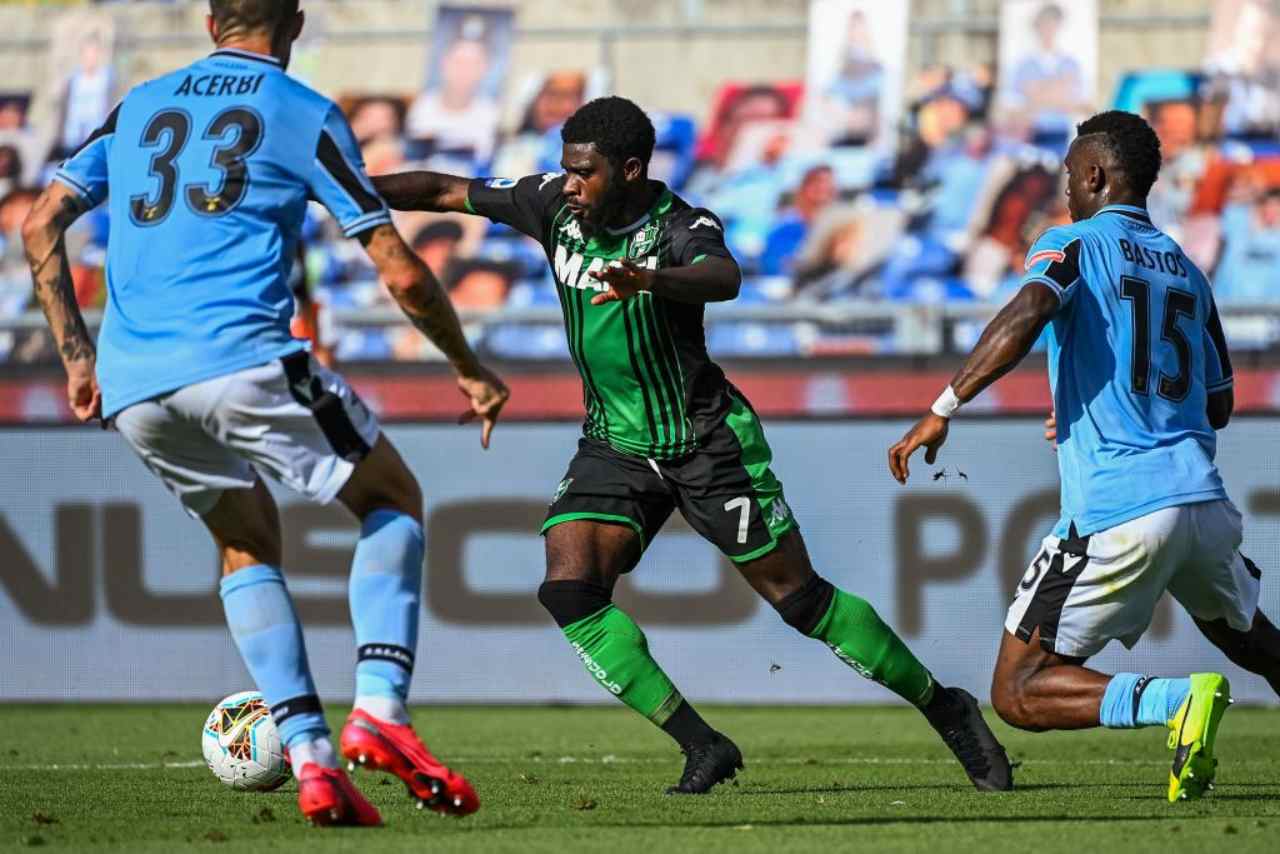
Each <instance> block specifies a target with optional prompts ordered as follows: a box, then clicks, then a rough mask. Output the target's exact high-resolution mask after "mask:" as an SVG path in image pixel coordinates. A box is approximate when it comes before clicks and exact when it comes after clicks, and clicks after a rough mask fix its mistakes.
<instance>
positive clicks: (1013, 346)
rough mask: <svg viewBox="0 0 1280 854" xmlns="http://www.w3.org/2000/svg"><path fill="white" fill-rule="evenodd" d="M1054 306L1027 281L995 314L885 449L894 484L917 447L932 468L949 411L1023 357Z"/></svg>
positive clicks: (1047, 292) (902, 478)
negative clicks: (935, 394) (930, 402)
mask: <svg viewBox="0 0 1280 854" xmlns="http://www.w3.org/2000/svg"><path fill="white" fill-rule="evenodd" d="M1060 305H1061V303H1060V302H1059V299H1058V295H1057V294H1056V293H1054V292H1053V290H1051V289H1050V288H1049V287H1048V286H1047V285H1044V284H1041V283H1039V282H1034V281H1033V282H1030V283H1028V284H1026V285H1024V286H1023V287H1022V290H1020V291H1018V294H1017V296H1015V297H1014V298H1013V299H1012V300H1010V301H1009V304H1008V305H1006V306H1005V307H1004V308H1003V309H1001V310H1000V313H999V314H997V315H996V316H995V318H994V319H993V320H992V321H991V323H989V324H987V328H986V329H985V330H983V333H982V337H981V338H980V339H979V340H978V344H977V346H976V347H974V348H973V352H972V353H970V354H969V358H968V359H966V360H965V363H964V365H963V367H961V368H960V370H959V371H957V372H956V375H955V378H954V379H952V381H951V385H950V386H949V387H948V388H947V391H946V392H944V393H943V396H942V397H941V398H939V400H938V402H937V403H935V404H934V407H933V410H932V411H931V412H930V413H929V414H928V415H926V416H924V418H921V419H920V421H919V422H918V423H917V424H916V425H915V426H914V427H912V428H911V430H910V431H909V432H908V433H907V435H906V436H904V437H903V438H902V440H901V441H899V442H898V443H897V444H896V445H894V446H893V447H892V448H890V449H889V471H890V473H891V474H892V475H893V477H894V479H895V480H897V481H898V482H899V483H906V482H907V478H908V477H909V476H910V471H909V469H908V467H907V461H908V460H909V459H910V458H911V455H912V454H914V453H915V452H916V450H917V449H919V448H920V447H922V446H923V447H924V448H925V449H926V453H925V458H924V459H925V462H927V463H930V464H932V463H933V461H934V460H936V459H937V458H938V450H939V449H940V448H941V447H942V445H943V443H945V442H946V440H947V428H948V425H949V424H950V420H951V413H952V412H954V411H955V409H956V408H957V407H959V405H960V404H961V403H966V402H968V401H970V400H973V398H975V397H977V396H978V394H979V393H981V392H982V390H983V389H985V388H986V387H987V386H989V385H991V384H992V383H994V382H995V381H996V380H998V379H1000V378H1001V377H1002V376H1004V375H1005V374H1007V373H1009V371H1011V370H1013V368H1014V367H1016V366H1017V364H1018V363H1019V362H1021V361H1022V360H1023V359H1024V358H1026V355H1027V353H1029V352H1031V347H1032V346H1033V345H1034V344H1035V343H1036V339H1037V338H1039V337H1040V333H1041V332H1042V331H1043V330H1044V327H1045V324H1047V323H1048V322H1049V320H1050V319H1051V318H1052V317H1053V316H1054V314H1056V313H1057V311H1058V308H1059V306H1060Z"/></svg>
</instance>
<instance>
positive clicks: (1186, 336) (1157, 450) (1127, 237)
mask: <svg viewBox="0 0 1280 854" xmlns="http://www.w3.org/2000/svg"><path fill="white" fill-rule="evenodd" d="M1026 271H1027V272H1026V275H1025V277H1024V278H1023V283H1024V284H1027V283H1031V282H1038V283H1040V284H1043V285H1046V286H1048V287H1049V288H1050V289H1052V290H1053V291H1054V292H1055V293H1056V294H1057V295H1058V298H1059V300H1060V301H1061V304H1062V305H1061V308H1060V309H1059V310H1058V313H1057V314H1056V315H1055V316H1054V318H1053V320H1052V322H1051V323H1050V325H1049V327H1048V345H1049V382H1050V384H1051V386H1052V388H1053V402H1054V409H1055V411H1056V412H1057V418H1058V471H1059V475H1060V478H1061V481H1062V502H1061V503H1062V516H1061V518H1060V519H1059V521H1058V526H1057V528H1055V529H1054V535H1055V536H1057V537H1066V536H1067V535H1068V533H1069V531H1070V529H1071V526H1072V525H1073V524H1074V525H1075V528H1076V533H1077V534H1079V535H1080V536H1087V535H1089V534H1091V533H1094V532H1095V531H1101V530H1105V529H1107V528H1112V527H1115V526H1116V525H1120V524H1122V523H1124V522H1127V521H1129V520H1131V519H1136V518H1137V517H1139V516H1144V515H1146V514H1148V513H1152V512H1154V511H1156V510H1159V509H1161V508H1164V507H1172V506H1175V505H1183V504H1195V503H1198V502H1201V501H1212V500H1216V499H1220V498H1226V497H1227V495H1226V490H1225V489H1224V488H1223V485H1222V478H1221V476H1220V475H1219V474H1218V469H1217V466H1215V465H1214V461H1213V460H1214V455H1215V453H1216V448H1217V440H1216V435H1215V433H1214V430H1213V428H1212V427H1211V426H1210V425H1209V418H1208V415H1207V412H1206V405H1207V401H1208V395H1209V394H1210V393H1212V392H1215V391H1221V390H1223V389H1227V388H1230V387H1231V385H1232V375H1231V361H1230V357H1229V356H1228V353H1227V344H1226V339H1225V337H1224V336H1223V333H1222V324H1221V322H1220V321H1219V319H1218V310H1217V307H1216V306H1215V305H1214V300H1213V292H1212V291H1211V290H1210V287H1209V283H1208V281H1207V280H1206V279H1205V277H1204V274H1203V273H1201V272H1200V271H1199V270H1198V269H1197V268H1196V267H1195V265H1194V264H1192V263H1191V261H1190V260H1188V259H1187V257H1186V255H1185V254H1183V252H1182V249H1181V247H1179V246H1178V244H1177V243H1175V242H1174V241H1173V239H1172V238H1170V237H1169V236H1168V235H1166V234H1164V233H1163V232H1162V231H1160V230H1159V229H1157V228H1156V227H1155V226H1153V225H1152V224H1151V220H1150V218H1149V217H1148V216H1147V212H1146V211H1145V210H1143V209H1141V208H1137V207H1130V206H1128V205H1110V206H1108V207H1105V208H1103V209H1102V210H1101V211H1099V212H1098V213H1097V214H1095V215H1094V216H1092V217H1090V218H1089V219H1087V220H1082V221H1080V222H1077V223H1073V224H1072V225H1067V226H1060V227H1057V228H1052V229H1049V230H1048V231H1046V232H1045V233H1044V234H1043V235H1041V237H1040V238H1039V239H1038V240H1037V241H1036V243H1035V245H1034V246H1032V247H1031V249H1030V251H1029V252H1028V253H1027V260H1026Z"/></svg>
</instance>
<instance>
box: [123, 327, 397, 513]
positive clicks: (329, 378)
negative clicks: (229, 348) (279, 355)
mask: <svg viewBox="0 0 1280 854" xmlns="http://www.w3.org/2000/svg"><path fill="white" fill-rule="evenodd" d="M114 421H115V427H116V429H117V430H119V431H120V434H121V435H122V436H124V438H125V440H126V441H127V442H128V443H129V444H130V445H131V446H132V447H133V449H134V451H136V452H137V453H138V456H140V457H142V461H143V462H144V463H146V464H147V467H148V468H150V469H151V470H152V471H153V472H155V474H156V475H158V476H159V477H160V479H161V480H163V481H164V483H165V486H167V487H169V489H170V490H171V491H172V492H173V493H174V494H175V495H177V496H178V498H179V499H180V500H181V501H182V504H183V506H184V507H185V508H186V509H187V512H188V513H190V514H191V515H192V516H195V517H200V516H203V515H204V514H206V513H208V512H209V511H210V510H212V509H213V507H214V505H215V504H217V503H218V498H219V497H220V496H221V495H222V492H223V490H227V489H244V488H248V487H251V486H253V484H254V481H255V480H256V474H255V471H256V472H262V473H263V474H266V475H268V476H270V477H272V478H274V479H275V480H277V481H279V482H281V483H283V484H284V485H286V486H288V487H289V488H291V489H293V490H294V491H295V492H298V493H301V494H302V495H304V496H306V497H307V498H309V499H311V500H313V501H316V502H319V503H321V504H327V503H328V502H330V501H332V500H333V499H334V497H335V496H336V495H337V494H338V491H339V490H341V489H342V487H343V485H344V484H345V483H346V482H347V479H348V478H349V477H350V476H351V472H352V471H354V470H355V466H356V463H358V462H359V461H360V460H362V459H364V457H365V456H366V455H367V454H368V453H369V451H370V449H371V448H372V447H373V445H374V443H375V442H377V440H378V434H379V427H378V420H377V418H376V417H375V416H374V415H373V413H372V412H370V411H369V409H368V407H366V406H365V405H364V402H363V401H361V400H360V398H359V397H358V396H357V395H356V393H355V392H354V391H352V389H351V387H350V386H349V385H347V383H346V380H344V379H343V378H342V377H340V376H339V375H338V374H336V373H334V372H333V371H330V370H327V369H326V368H324V367H322V366H321V365H320V364H318V363H317V362H316V361H315V360H314V359H312V358H311V354H309V353H305V352H299V353H293V354H291V355H289V356H286V357H284V358H283V359H277V360H275V361H272V362H268V363H266V364H264V365H259V366H257V367H254V368H249V369H247V370H243V371H237V372H235V373H231V374H227V375H225V376H221V377H215V378H214V379H211V380H206V381H204V382H200V383H195V384H193V385H189V386H186V387H184V388H180V389H178V390H177V391H173V392H170V393H168V394H164V395H161V396H159V397H156V398H153V399H151V400H148V401H144V402H142V403H137V404H134V405H133V406H130V407H128V408H126V409H125V410H123V411H122V412H120V413H118V414H117V415H116V416H115V419H114Z"/></svg>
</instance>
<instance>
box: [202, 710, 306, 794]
mask: <svg viewBox="0 0 1280 854" xmlns="http://www.w3.org/2000/svg"><path fill="white" fill-rule="evenodd" d="M200 743H201V746H202V747H203V748H204V761H205V762H207V763H208V764H209V770H210V771H212V772H213V776H215V777H217V778H218V779H219V780H221V781H222V782H223V783H225V784H227V785H228V786H230V787H231V788H233V789H237V790H240V791H253V792H269V791H271V790H272V789H275V788H279V787H280V786H281V785H282V784H283V783H284V782H285V781H286V780H288V779H289V777H290V776H291V773H290V770H289V763H288V762H287V761H285V756H284V743H283V742H282V741H281V740H280V732H279V730H277V729H276V725H275V722H274V721H272V720H271V710H270V709H268V708H267V704H266V702H265V701H264V700H263V699H262V695H261V694H259V693H258V692H257V691H241V692H240V693H238V694H232V695H231V696H230V697H227V698H225V699H224V700H222V701H221V702H220V703H218V705H216V706H214V707H213V711H212V712H210V713H209V717H208V719H207V720H205V722H204V731H203V732H202V733H201V735H200Z"/></svg>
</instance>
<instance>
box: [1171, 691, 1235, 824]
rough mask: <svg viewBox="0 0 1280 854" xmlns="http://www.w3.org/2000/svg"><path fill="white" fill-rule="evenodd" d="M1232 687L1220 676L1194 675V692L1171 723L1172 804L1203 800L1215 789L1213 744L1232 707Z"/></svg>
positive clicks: (1216, 765) (1216, 763)
mask: <svg viewBox="0 0 1280 854" xmlns="http://www.w3.org/2000/svg"><path fill="white" fill-rule="evenodd" d="M1232 702H1233V701H1232V699H1231V684H1230V683H1229V682H1227V677H1225V676H1223V675H1222V674H1221V673H1192V674H1191V691H1190V692H1189V693H1188V694H1187V698H1186V699H1185V700H1183V701H1182V705H1181V706H1179V707H1178V711H1177V713H1176V714H1175V715H1174V716H1173V718H1172V719H1171V720H1170V721H1169V749H1170V750H1172V751H1173V752H1174V753H1173V767H1172V768H1170V769H1169V803H1175V802H1177V801H1180V800H1182V801H1185V800H1190V799H1192V798H1199V797H1202V796H1203V795H1204V794H1205V792H1208V791H1211V790H1212V789H1213V775H1214V773H1215V772H1216V771H1217V769H1218V760H1217V758H1216V757H1215V756H1214V755H1213V742H1214V739H1215V738H1217V736H1218V723H1219V722H1220V721H1221V720H1222V713H1223V712H1225V711H1226V710H1227V706H1229V705H1231V703H1232Z"/></svg>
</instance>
